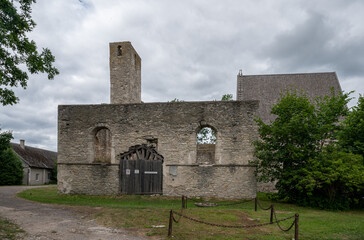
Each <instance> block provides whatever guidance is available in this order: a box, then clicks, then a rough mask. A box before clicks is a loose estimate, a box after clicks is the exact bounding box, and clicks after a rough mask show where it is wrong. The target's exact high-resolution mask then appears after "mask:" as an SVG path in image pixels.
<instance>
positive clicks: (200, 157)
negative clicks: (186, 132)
mask: <svg viewBox="0 0 364 240" xmlns="http://www.w3.org/2000/svg"><path fill="white" fill-rule="evenodd" d="M196 142H197V157H196V162H197V163H199V164H214V163H215V145H216V131H215V130H214V129H212V128H211V127H203V128H201V129H200V131H199V132H198V133H197V135H196Z"/></svg>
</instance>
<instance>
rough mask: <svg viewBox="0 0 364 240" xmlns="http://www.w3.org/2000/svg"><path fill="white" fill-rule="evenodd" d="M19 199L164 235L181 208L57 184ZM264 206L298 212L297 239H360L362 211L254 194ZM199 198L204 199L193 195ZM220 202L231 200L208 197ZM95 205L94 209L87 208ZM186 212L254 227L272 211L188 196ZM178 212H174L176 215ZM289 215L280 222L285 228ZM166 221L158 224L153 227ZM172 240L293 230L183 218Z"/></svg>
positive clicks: (163, 200) (280, 213) (269, 235)
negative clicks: (67, 190)
mask: <svg viewBox="0 0 364 240" xmlns="http://www.w3.org/2000/svg"><path fill="white" fill-rule="evenodd" d="M18 196H19V197H22V198H26V199H29V200H33V201H38V202H42V203H53V204H66V205H72V206H84V207H79V209H80V211H84V212H87V213H89V216H90V217H91V218H96V219H97V221H98V222H99V223H100V224H103V225H105V226H109V227H116V228H127V229H129V230H130V231H136V232H144V233H145V235H147V236H160V237H162V238H167V237H166V235H167V231H168V218H169V211H170V210H171V209H173V210H175V211H180V209H181V205H182V204H181V198H173V197H165V196H131V195H122V196H85V195H58V194H57V190H56V188H55V187H47V188H35V189H29V190H26V191H23V192H21V193H19V194H18ZM258 198H259V199H261V200H260V202H261V204H262V205H263V207H268V206H270V204H272V203H273V204H274V207H275V210H276V211H277V217H278V218H284V217H288V216H292V215H294V214H295V213H298V214H299V215H300V223H299V232H300V239H358V240H359V239H364V211H363V210H357V211H346V212H341V211H337V212H331V211H324V210H317V209H312V208H304V207H298V206H296V205H293V204H288V203H281V202H272V201H270V200H269V199H268V198H267V197H266V195H265V194H258ZM194 200H195V201H198V202H203V200H202V199H199V200H197V199H194ZM210 201H211V202H215V203H216V202H217V203H220V204H227V203H234V201H221V200H220V199H210ZM88 207H93V208H88ZM184 214H185V215H187V216H190V217H193V218H196V219H199V220H202V221H206V222H211V223H217V224H224V225H253V224H259V223H266V222H269V218H270V211H263V210H259V208H258V211H257V212H255V211H254V201H251V202H248V203H244V204H240V205H230V206H219V207H211V208H200V207H196V206H195V205H194V201H192V200H190V199H189V200H188V209H186V210H184ZM177 217H178V216H175V218H177ZM292 221H293V219H290V220H287V221H284V222H282V226H283V227H284V228H287V227H288V226H289V225H290V224H291V223H292ZM161 225H164V226H165V227H162V228H158V227H156V226H161ZM173 236H174V239H267V240H268V239H269V240H270V239H292V238H293V236H294V231H293V229H292V230H290V231H289V232H288V233H284V232H282V231H280V230H279V229H278V227H277V226H276V225H268V226H264V227H258V228H246V229H235V228H222V227H214V226H208V225H204V224H199V223H196V222H193V221H191V220H188V219H185V218H182V219H181V221H180V222H179V223H178V224H176V223H174V224H173Z"/></svg>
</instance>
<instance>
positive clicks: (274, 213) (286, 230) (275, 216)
mask: <svg viewBox="0 0 364 240" xmlns="http://www.w3.org/2000/svg"><path fill="white" fill-rule="evenodd" d="M273 215H274V218H275V220H276V223H277V226H278V227H279V229H281V230H282V231H283V232H288V231H289V230H291V228H292V227H293V226H294V224H295V222H296V220H295V221H293V222H292V224H291V226H290V227H289V228H287V229H283V228H282V227H281V225H279V222H278V221H277V215H276V212H275V211H274V212H273ZM295 216H296V215H293V216H292V217H295Z"/></svg>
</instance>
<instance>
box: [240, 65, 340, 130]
mask: <svg viewBox="0 0 364 240" xmlns="http://www.w3.org/2000/svg"><path fill="white" fill-rule="evenodd" d="M331 87H334V89H335V91H340V92H341V86H340V83H339V80H338V78H337V75H336V73H335V72H324V73H295V74H271V75H241V74H239V75H238V83H237V95H236V96H237V100H259V101H260V103H259V109H258V114H259V117H260V118H261V119H262V120H263V121H264V122H265V123H268V122H269V121H272V120H274V118H275V117H274V115H272V114H271V113H270V111H271V109H272V107H273V105H274V104H275V103H277V102H278V100H279V98H280V96H281V93H282V92H283V93H284V92H286V91H287V90H291V89H297V90H298V91H301V90H303V91H304V92H305V93H306V94H307V96H308V97H309V98H311V99H314V98H315V97H318V96H324V95H330V94H331Z"/></svg>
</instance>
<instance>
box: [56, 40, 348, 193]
mask: <svg viewBox="0 0 364 240" xmlns="http://www.w3.org/2000/svg"><path fill="white" fill-rule="evenodd" d="M294 87H296V88H297V89H303V90H304V91H305V92H307V93H308V96H309V97H312V98H314V97H316V96H323V95H325V94H329V93H330V87H334V88H335V90H336V91H341V87H340V84H339V81H338V79H337V76H336V73H305V74H273V75H242V73H239V75H238V77H237V101H206V102H167V103H160V102H158V103H142V101H141V58H140V57H139V55H138V53H137V52H136V51H135V49H134V48H133V46H132V45H131V43H130V42H116V43H110V104H97V105H60V106H59V107H58V192H59V193H62V194H90V195H114V194H163V195H169V196H180V195H187V196H208V197H219V198H253V197H255V195H256V191H257V183H256V179H255V176H254V170H255V167H254V166H252V165H250V164H249V161H250V160H253V151H254V149H253V146H252V144H251V143H252V141H254V140H255V139H257V137H258V132H257V125H256V123H255V122H254V120H253V119H254V117H255V116H260V117H261V118H262V119H263V121H264V122H266V123H268V122H269V121H271V120H272V119H274V116H272V115H271V114H270V109H271V107H272V106H273V104H274V103H276V102H277V101H278V99H279V97H280V94H281V91H286V90H289V89H292V88H294ZM204 128H209V129H210V130H211V131H213V132H215V136H216V139H214V141H213V142H205V143H202V144H199V142H197V138H198V134H199V132H200V131H201V130H202V129H204ZM200 143H201V142H200ZM273 189H274V186H273V185H272V184H271V183H268V184H261V183H259V184H258V190H259V191H271V190H273Z"/></svg>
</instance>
